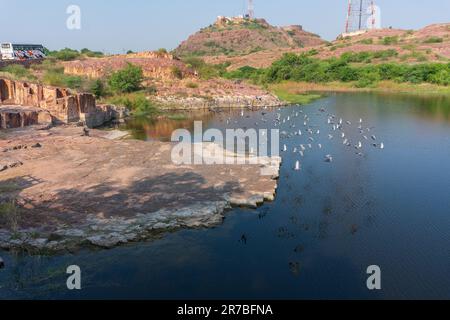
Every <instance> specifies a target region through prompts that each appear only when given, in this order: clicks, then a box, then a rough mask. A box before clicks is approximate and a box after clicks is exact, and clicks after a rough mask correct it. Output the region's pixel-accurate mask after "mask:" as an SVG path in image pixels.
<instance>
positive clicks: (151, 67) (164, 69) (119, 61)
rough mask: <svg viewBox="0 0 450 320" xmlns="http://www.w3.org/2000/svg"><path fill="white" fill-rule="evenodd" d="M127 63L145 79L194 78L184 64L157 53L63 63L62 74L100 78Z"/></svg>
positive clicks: (192, 73)
mask: <svg viewBox="0 0 450 320" xmlns="http://www.w3.org/2000/svg"><path fill="white" fill-rule="evenodd" d="M127 63H131V64H134V65H137V66H140V67H142V71H143V73H144V76H145V77H146V78H159V79H167V80H172V79H176V78H177V77H179V76H181V77H182V78H190V77H194V72H193V70H191V69H189V68H187V67H186V65H185V64H184V63H182V62H181V61H179V60H177V59H175V58H174V57H173V56H172V55H170V54H168V53H158V52H141V53H133V54H128V55H116V56H109V57H104V58H91V59H85V60H78V61H70V62H65V63H64V72H65V73H66V74H72V75H81V76H87V77H90V78H101V77H104V76H106V75H107V74H108V73H111V72H114V71H117V70H120V69H122V68H124V67H126V65H127ZM174 70H177V72H174Z"/></svg>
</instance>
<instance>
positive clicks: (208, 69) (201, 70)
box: [183, 56, 230, 80]
mask: <svg viewBox="0 0 450 320" xmlns="http://www.w3.org/2000/svg"><path fill="white" fill-rule="evenodd" d="M183 62H184V63H185V64H186V65H187V67H189V68H192V69H194V70H195V71H196V72H197V73H198V75H199V77H200V78H201V79H204V80H208V79H211V78H216V77H220V76H223V75H224V74H225V73H226V69H227V68H228V67H229V66H230V64H229V63H223V64H207V63H206V62H205V61H203V60H202V59H201V58H198V57H192V56H191V57H187V58H185V59H183Z"/></svg>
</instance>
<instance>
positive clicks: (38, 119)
mask: <svg viewBox="0 0 450 320" xmlns="http://www.w3.org/2000/svg"><path fill="white" fill-rule="evenodd" d="M51 123H52V116H51V115H50V113H49V112H48V111H45V110H42V109H40V108H33V107H22V106H0V129H9V128H22V127H26V126H31V125H36V124H51Z"/></svg>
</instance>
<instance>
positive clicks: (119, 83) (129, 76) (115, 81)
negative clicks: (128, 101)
mask: <svg viewBox="0 0 450 320" xmlns="http://www.w3.org/2000/svg"><path fill="white" fill-rule="evenodd" d="M143 80H144V74H143V71H142V68H141V67H139V66H135V65H132V64H131V63H128V64H127V66H126V67H125V68H124V69H122V70H119V71H116V72H114V73H113V74H112V75H111V76H110V77H109V79H108V84H109V86H110V87H111V89H112V90H113V91H114V92H117V93H130V92H134V91H137V90H139V89H140V88H141V84H142V81H143Z"/></svg>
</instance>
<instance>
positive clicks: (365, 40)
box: [359, 38, 373, 44]
mask: <svg viewBox="0 0 450 320" xmlns="http://www.w3.org/2000/svg"><path fill="white" fill-rule="evenodd" d="M359 43H361V44H373V39H372V38H369V39H363V40H361V41H359Z"/></svg>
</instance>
